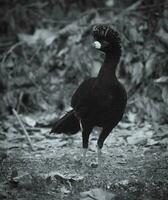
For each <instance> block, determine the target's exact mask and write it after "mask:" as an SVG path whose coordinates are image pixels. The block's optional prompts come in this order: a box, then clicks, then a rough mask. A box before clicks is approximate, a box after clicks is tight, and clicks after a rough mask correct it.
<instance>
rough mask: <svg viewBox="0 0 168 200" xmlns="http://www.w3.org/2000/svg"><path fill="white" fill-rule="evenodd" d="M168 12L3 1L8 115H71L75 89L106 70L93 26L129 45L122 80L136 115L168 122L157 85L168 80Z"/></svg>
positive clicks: (157, 7) (128, 4)
mask: <svg viewBox="0 0 168 200" xmlns="http://www.w3.org/2000/svg"><path fill="white" fill-rule="evenodd" d="M167 6H168V2H167V1H166V0H164V1H162V2H159V1H158V0H147V1H144V0H138V1H136V2H134V1H132V0H127V1H124V2H123V1H115V0H106V1H102V2H100V1H98V0H92V1H89V0H78V1H66V0H64V1H63V0H61V1H52V0H50V1H48V2H46V1H42V0H38V1H31V0H29V1H22V2H20V1H17V0H15V1H12V2H11V1H1V8H0V15H1V16H2V17H1V20H0V24H1V26H0V27H1V33H0V34H1V39H0V51H1V58H0V59H1V67H0V72H1V76H0V78H1V80H0V81H1V82H0V86H1V89H0V93H1V95H2V96H3V99H2V100H1V102H0V111H1V113H3V114H4V113H5V110H4V107H6V108H8V109H10V108H11V107H15V108H17V111H18V112H33V111H35V110H49V109H53V106H54V109H58V110H61V109H64V107H65V105H68V104H69V103H67V102H68V100H69V98H70V95H71V93H72V89H74V88H76V86H77V85H78V84H79V83H80V82H81V81H82V80H83V79H84V78H86V77H87V76H88V75H93V76H95V75H96V73H97V71H98V69H99V67H100V66H101V62H102V56H100V54H98V53H97V52H95V51H94V50H93V49H92V48H91V41H92V39H91V37H90V31H91V29H92V26H93V25H94V24H96V23H110V24H112V25H113V26H115V27H116V28H117V29H118V30H119V31H120V33H121V37H122V44H123V55H122V58H121V62H120V66H119V68H118V74H119V76H120V78H122V79H123V80H124V84H125V85H126V87H127V90H128V96H129V103H128V109H130V110H136V112H137V114H139V116H140V118H141V119H144V118H145V119H146V118H148V117H150V118H152V119H153V121H159V122H164V121H165V116H167V110H166V109H165V108H166V107H167V93H168V92H167V91H168V89H167V86H166V85H164V87H163V86H162V84H158V83H157V82H155V80H156V79H158V78H159V77H162V76H167V75H168V71H167V64H168V57H167V56H166V53H167V48H168V42H167V41H168V40H167V38H168V25H167V23H166V20H167V17H168V12H167ZM4 11H5V12H4ZM3 13H5V15H4V14H3ZM20 16H22V17H20ZM64 87H66V88H67V89H66V91H65V90H63V88H64ZM51 94H52V95H51ZM51 96H52V97H51ZM6 110H7V109H6ZM158 113H159V114H158Z"/></svg>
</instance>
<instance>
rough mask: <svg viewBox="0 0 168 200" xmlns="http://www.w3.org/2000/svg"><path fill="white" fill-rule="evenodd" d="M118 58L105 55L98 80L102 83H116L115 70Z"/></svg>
mask: <svg viewBox="0 0 168 200" xmlns="http://www.w3.org/2000/svg"><path fill="white" fill-rule="evenodd" d="M119 59H120V56H119V55H118V56H117V55H116V56H112V55H111V54H106V55H105V59H104V63H103V65H102V67H101V69H100V71H99V73H98V79H99V81H101V82H102V83H109V84H110V83H111V82H114V81H117V77H116V68H117V65H118V63H119Z"/></svg>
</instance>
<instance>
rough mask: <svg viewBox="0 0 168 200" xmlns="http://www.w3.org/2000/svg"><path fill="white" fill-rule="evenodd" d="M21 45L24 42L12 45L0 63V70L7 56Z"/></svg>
mask: <svg viewBox="0 0 168 200" xmlns="http://www.w3.org/2000/svg"><path fill="white" fill-rule="evenodd" d="M23 43H24V42H18V43H16V44H14V45H13V46H12V47H11V48H10V49H9V50H8V51H7V52H6V55H4V57H3V59H2V62H1V68H2V67H3V64H4V62H5V60H6V58H7V57H8V55H9V54H10V53H12V51H13V50H14V49H15V48H16V47H18V46H20V45H22V44H23Z"/></svg>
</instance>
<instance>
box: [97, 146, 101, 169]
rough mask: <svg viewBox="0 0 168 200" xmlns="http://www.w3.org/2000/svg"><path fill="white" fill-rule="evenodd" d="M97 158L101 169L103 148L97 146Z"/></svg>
mask: <svg viewBox="0 0 168 200" xmlns="http://www.w3.org/2000/svg"><path fill="white" fill-rule="evenodd" d="M97 156H98V167H101V165H102V152H101V148H100V147H99V146H97Z"/></svg>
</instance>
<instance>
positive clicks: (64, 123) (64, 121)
mask: <svg viewBox="0 0 168 200" xmlns="http://www.w3.org/2000/svg"><path fill="white" fill-rule="evenodd" d="M79 130H80V124H79V121H78V119H77V118H76V116H75V114H74V111H73V110H71V111H69V112H68V113H67V114H65V115H64V116H63V117H62V118H60V119H59V120H58V121H57V122H56V123H55V124H54V126H53V128H52V130H51V131H50V133H58V134H59V133H65V134H69V135H72V134H75V133H77V132H78V131H79Z"/></svg>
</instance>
